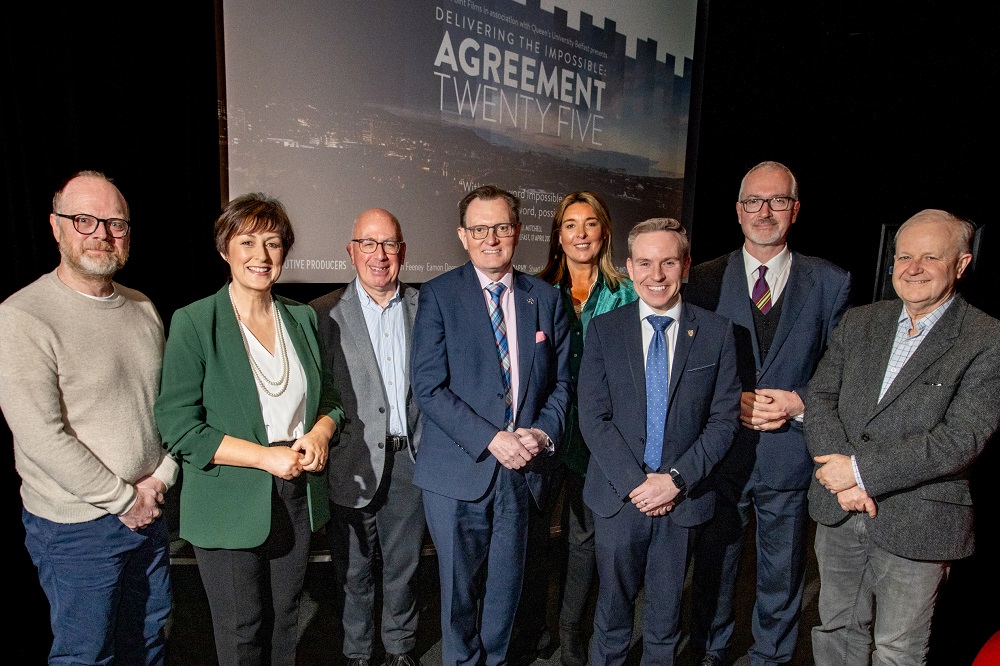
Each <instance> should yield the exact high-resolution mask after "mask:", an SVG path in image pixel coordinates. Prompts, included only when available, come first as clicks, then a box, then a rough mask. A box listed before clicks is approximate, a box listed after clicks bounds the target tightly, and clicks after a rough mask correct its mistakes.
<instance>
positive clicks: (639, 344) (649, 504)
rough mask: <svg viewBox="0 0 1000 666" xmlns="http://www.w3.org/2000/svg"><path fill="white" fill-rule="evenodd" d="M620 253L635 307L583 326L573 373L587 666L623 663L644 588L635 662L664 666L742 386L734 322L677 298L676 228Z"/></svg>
mask: <svg viewBox="0 0 1000 666" xmlns="http://www.w3.org/2000/svg"><path fill="white" fill-rule="evenodd" d="M628 246H629V258H628V262H627V265H628V274H629V277H630V278H632V282H633V284H634V286H635V290H636V293H637V294H638V295H639V300H638V301H635V302H633V303H630V304H629V305H624V306H622V307H619V308H617V309H615V310H612V311H611V312H608V313H606V314H603V315H600V316H599V317H595V318H594V319H592V320H591V322H590V326H589V327H588V329H587V345H586V347H584V352H583V362H582V363H581V366H580V378H579V413H580V431H581V432H582V433H583V437H584V439H585V440H586V442H587V446H588V447H589V449H590V454H591V458H590V466H589V467H588V468H587V480H586V483H585V485H584V489H583V498H584V501H585V502H586V503H587V506H589V507H590V508H591V510H592V511H593V512H594V535H595V537H594V538H595V543H596V549H597V571H598V575H599V578H600V587H599V591H598V597H597V608H596V610H595V613H594V637H593V640H592V641H591V646H590V663H591V664H592V666H605V665H609V664H616V665H617V664H622V663H624V662H625V658H626V656H627V654H628V648H629V643H630V641H631V638H632V625H633V622H634V612H635V611H634V606H635V600H636V598H637V596H638V593H639V589H640V587H641V586H642V585H643V583H645V586H646V596H645V610H644V613H643V621H644V627H643V654H642V663H643V664H655V665H656V666H671V665H672V664H673V663H674V659H675V657H676V652H677V642H678V638H679V636H680V622H679V618H680V608H681V595H682V592H683V588H684V571H685V567H686V564H687V557H688V544H689V543H690V537H691V533H692V528H694V527H695V526H697V525H700V524H701V523H704V522H705V521H706V520H708V519H709V518H711V517H712V511H713V506H714V503H715V497H714V492H713V491H712V489H711V487H710V485H708V484H706V483H705V480H706V479H707V478H710V477H709V474H710V472H711V471H712V468H713V467H714V466H715V465H716V464H717V463H718V462H719V461H720V460H721V459H722V457H723V456H724V455H725V453H726V451H727V450H728V449H729V446H730V445H731V444H732V441H733V435H734V433H735V432H736V429H737V428H738V427H739V421H738V419H739V403H740V384H739V380H738V377H737V373H736V346H735V342H734V340H733V326H732V324H731V323H730V322H729V321H728V320H726V319H725V318H724V317H720V316H719V315H716V314H714V313H712V312H709V311H707V310H703V309H701V308H699V307H696V306H692V305H688V304H687V303H686V302H682V301H681V295H680V290H681V284H682V280H683V279H684V277H685V276H686V275H687V273H688V268H689V267H690V265H691V257H690V254H689V244H688V239H687V236H686V234H685V232H684V228H683V227H682V226H681V225H680V223H679V222H677V221H676V220H672V219H668V218H657V219H652V220H646V221H645V222H642V223H640V224H638V225H636V227H635V228H633V229H632V231H631V232H630V233H629V237H628Z"/></svg>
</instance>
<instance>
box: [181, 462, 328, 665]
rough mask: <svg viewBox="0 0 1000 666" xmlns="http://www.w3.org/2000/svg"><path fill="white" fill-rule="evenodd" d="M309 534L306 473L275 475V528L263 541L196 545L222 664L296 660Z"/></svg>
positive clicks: (273, 500) (262, 663)
mask: <svg viewBox="0 0 1000 666" xmlns="http://www.w3.org/2000/svg"><path fill="white" fill-rule="evenodd" d="M233 519H234V520H236V519H238V517H237V516H234V517H233ZM311 538H312V533H311V531H310V527H309V504H308V499H307V495H306V477H305V475H303V476H300V477H299V478H297V479H295V480H293V481H285V480H284V479H279V478H277V477H275V479H274V488H273V490H272V493H271V532H270V534H269V535H268V537H267V540H266V541H265V542H264V543H263V544H261V545H260V546H258V547H256V548H250V549H247V550H230V549H225V548H198V547H195V549H194V551H195V557H196V558H197V560H198V570H199V572H200V574H201V582H202V584H203V585H204V586H205V594H206V595H207V597H208V604H209V607H210V609H211V611H212V625H213V629H214V634H215V649H216V653H217V654H218V658H219V666H258V665H260V666H268V665H270V666H295V647H296V643H297V642H298V637H299V627H298V616H299V600H300V598H301V596H302V586H303V584H304V583H305V576H306V567H307V565H308V563H309V547H310V540H311Z"/></svg>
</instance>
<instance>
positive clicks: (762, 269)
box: [757, 264, 767, 279]
mask: <svg viewBox="0 0 1000 666" xmlns="http://www.w3.org/2000/svg"><path fill="white" fill-rule="evenodd" d="M765 273H767V266H765V265H764V264H761V265H760V268H758V269H757V277H759V278H761V279H763V277H764V274H765Z"/></svg>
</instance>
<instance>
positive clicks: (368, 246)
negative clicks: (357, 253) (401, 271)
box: [351, 238, 403, 254]
mask: <svg viewBox="0 0 1000 666" xmlns="http://www.w3.org/2000/svg"><path fill="white" fill-rule="evenodd" d="M351 242H352V243H357V244H358V247H360V248H361V251H362V252H364V253H365V254H371V253H372V252H374V251H375V249H376V248H377V247H378V246H379V245H381V246H382V251H383V252H385V253H386V254H399V250H400V248H402V247H403V241H398V240H384V241H377V240H375V239H374V238H352V239H351Z"/></svg>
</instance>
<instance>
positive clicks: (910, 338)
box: [851, 296, 955, 490]
mask: <svg viewBox="0 0 1000 666" xmlns="http://www.w3.org/2000/svg"><path fill="white" fill-rule="evenodd" d="M954 300H955V297H954V296H952V297H951V298H949V299H948V300H947V301H945V302H944V303H942V304H941V305H939V306H937V307H936V308H934V311H933V312H931V313H930V314H929V315H927V316H926V317H921V318H920V319H918V320H917V323H916V327H917V332H916V333H915V334H913V335H910V328H911V327H912V326H913V323H912V322H911V321H910V315H909V314H907V312H906V306H905V305H904V306H903V308H902V312H900V313H899V319H898V321H897V324H896V337H895V338H894V339H893V341H892V352H891V353H890V354H889V363H888V365H887V366H886V368H885V375H884V376H883V377H882V390H881V391H879V393H878V399H879V402H881V401H882V398H883V397H885V394H886V391H888V390H889V387H890V386H892V382H893V380H895V379H896V377H897V375H899V371H900V370H902V369H903V366H904V365H906V362H907V361H909V360H910V357H912V356H913V354H914V353H916V351H917V348H918V347H919V346H920V343H922V342H923V341H924V340H926V339H927V334H928V333H930V332H931V329H932V328H934V324H936V323H937V322H938V320H939V319H941V317H942V316H943V315H944V313H945V312H946V311H947V310H948V306H949V305H951V304H952V302H954ZM851 467H852V468H853V469H854V480H855V481H857V482H858V487H859V488H861V490H865V484H864V482H863V481H862V479H861V472H860V471H859V470H858V459H857V457H856V456H851Z"/></svg>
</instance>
